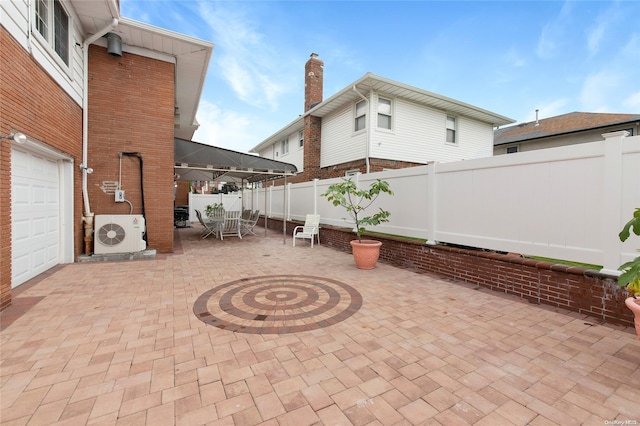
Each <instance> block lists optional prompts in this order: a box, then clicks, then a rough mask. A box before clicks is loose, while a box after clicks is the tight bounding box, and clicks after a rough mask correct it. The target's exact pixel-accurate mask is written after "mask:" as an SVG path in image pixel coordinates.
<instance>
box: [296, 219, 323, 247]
mask: <svg viewBox="0 0 640 426" xmlns="http://www.w3.org/2000/svg"><path fill="white" fill-rule="evenodd" d="M315 237H317V238H318V244H320V215H319V214H308V215H307V218H306V219H305V221H304V225H300V226H296V227H295V228H293V246H294V247H295V246H296V240H297V239H298V238H303V239H307V240H311V247H312V248H313V240H314V238H315Z"/></svg>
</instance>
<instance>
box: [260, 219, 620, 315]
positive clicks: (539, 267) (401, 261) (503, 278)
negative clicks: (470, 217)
mask: <svg viewBox="0 0 640 426" xmlns="http://www.w3.org/2000/svg"><path fill="white" fill-rule="evenodd" d="M258 223H259V224H260V225H261V226H264V221H263V219H262V218H261V219H260V221H259V222H258ZM296 225H300V223H298V222H287V235H291V233H292V232H293V228H294V227H295V226H296ZM269 228H270V229H275V230H277V231H279V232H282V221H281V220H278V219H275V218H270V219H269ZM371 238H373V239H376V240H379V241H382V247H381V250H380V260H381V261H382V262H386V263H389V264H392V265H396V266H400V267H403V268H409V269H413V270H415V271H417V272H419V271H428V272H433V273H436V274H439V275H442V276H444V277H448V278H451V279H453V280H455V281H461V282H466V283H470V284H474V285H477V286H479V287H482V288H487V289H490V290H493V291H496V292H499V293H503V294H509V295H514V296H517V297H520V298H522V299H525V300H528V301H530V302H531V303H538V304H543V305H548V306H553V307H556V308H561V309H566V310H568V311H572V312H578V313H580V314H583V315H586V316H589V317H593V318H594V319H595V320H598V321H603V322H608V323H611V324H620V325H625V326H632V325H633V314H632V313H631V311H630V310H629V309H627V307H626V306H625V304H624V299H625V298H626V291H624V289H622V288H620V287H618V285H617V280H616V278H615V277H612V276H610V275H605V274H601V273H599V272H598V271H593V270H587V269H583V268H575V267H568V266H564V265H554V264H551V263H547V262H540V261H536V260H532V259H526V258H521V257H517V256H510V255H505V254H498V253H493V252H485V251H482V250H472V249H464V248H455V247H449V246H443V245H435V246H426V245H424V244H421V243H419V242H417V241H411V240H406V239H403V238H393V237H386V238H385V237H382V236H379V235H375V236H371ZM353 239H355V235H354V234H353V232H351V230H350V229H346V228H338V227H333V226H323V227H322V228H321V229H320V241H321V242H322V245H324V246H330V247H333V248H336V249H338V250H342V251H347V252H350V251H351V246H350V244H349V242H350V241H351V240H353ZM354 267H355V266H354ZM455 281H454V282H452V285H454V283H455Z"/></svg>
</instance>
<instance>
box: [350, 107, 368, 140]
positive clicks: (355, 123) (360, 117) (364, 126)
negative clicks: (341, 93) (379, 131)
mask: <svg viewBox="0 0 640 426" xmlns="http://www.w3.org/2000/svg"><path fill="white" fill-rule="evenodd" d="M361 104H362V105H364V109H363V111H364V113H363V114H360V115H358V105H361ZM368 105H369V102H367V101H365V100H364V99H363V100H361V101H360V102H356V103H355V105H354V106H353V131H354V132H362V131H364V130H366V129H367V109H368ZM359 122H361V123H362V127H361V128H358V123H359Z"/></svg>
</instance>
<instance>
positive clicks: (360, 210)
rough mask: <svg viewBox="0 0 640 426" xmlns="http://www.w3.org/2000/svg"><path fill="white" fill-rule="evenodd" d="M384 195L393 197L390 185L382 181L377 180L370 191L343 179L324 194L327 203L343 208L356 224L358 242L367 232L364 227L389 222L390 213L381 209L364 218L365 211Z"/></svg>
mask: <svg viewBox="0 0 640 426" xmlns="http://www.w3.org/2000/svg"><path fill="white" fill-rule="evenodd" d="M382 193H386V194H389V195H393V192H392V191H391V190H390V189H389V184H388V183H387V182H385V181H383V180H381V179H377V180H376V181H375V182H373V183H372V184H371V186H370V187H369V189H367V190H365V189H358V187H357V186H356V184H355V182H353V181H352V180H351V179H346V178H342V182H340V183H335V184H333V185H331V186H329V188H327V191H326V192H325V193H324V194H322V196H323V197H326V198H327V201H330V202H331V203H333V205H334V206H336V207H337V206H342V207H344V208H345V209H346V211H347V213H348V214H349V215H350V216H351V218H352V219H353V220H354V221H355V223H356V234H357V235H358V241H360V242H362V234H364V231H365V230H366V229H365V227H364V226H363V225H371V226H375V225H379V224H381V223H383V222H389V215H390V214H391V213H389V212H388V211H386V210H382V209H380V210H379V211H378V212H377V213H375V214H373V215H371V216H364V217H363V214H364V211H365V210H366V209H367V208H368V207H369V206H371V204H372V203H373V202H374V201H375V200H376V198H378V196H379V195H380V194H382Z"/></svg>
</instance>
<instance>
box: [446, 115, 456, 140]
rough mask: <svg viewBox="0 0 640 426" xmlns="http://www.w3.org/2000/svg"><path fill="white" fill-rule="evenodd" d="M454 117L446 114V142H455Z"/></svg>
mask: <svg viewBox="0 0 640 426" xmlns="http://www.w3.org/2000/svg"><path fill="white" fill-rule="evenodd" d="M457 142H458V141H457V138H456V118H455V117H451V116H450V115H447V143H457Z"/></svg>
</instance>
